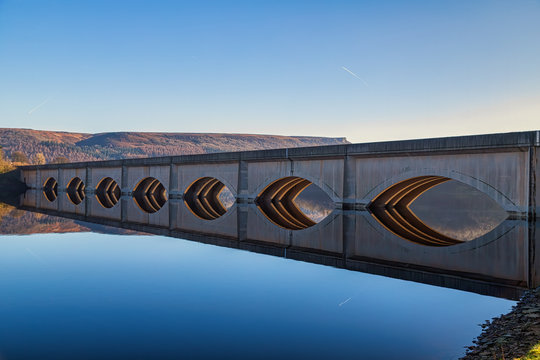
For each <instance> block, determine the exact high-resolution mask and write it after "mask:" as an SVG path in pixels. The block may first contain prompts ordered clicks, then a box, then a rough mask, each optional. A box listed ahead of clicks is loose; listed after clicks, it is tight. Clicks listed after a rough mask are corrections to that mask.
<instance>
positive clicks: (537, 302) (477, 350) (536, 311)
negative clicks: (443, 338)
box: [462, 288, 540, 360]
mask: <svg viewBox="0 0 540 360" xmlns="http://www.w3.org/2000/svg"><path fill="white" fill-rule="evenodd" d="M480 326H482V333H481V334H480V336H478V338H477V339H476V340H475V341H474V343H475V345H474V346H470V347H468V348H467V354H466V355H465V356H464V357H463V358H462V359H463V360H473V359H489V360H494V359H506V360H510V359H515V358H520V357H522V356H525V355H526V354H527V353H528V352H529V350H530V349H531V348H532V347H533V346H534V345H536V344H537V343H538V342H540V288H537V289H535V290H530V291H527V292H526V293H525V294H524V295H523V296H522V298H521V300H520V301H519V302H518V303H517V305H515V306H514V307H513V308H512V311H511V312H510V313H508V314H504V315H501V316H499V317H497V318H493V319H492V321H489V320H487V321H486V322H485V323H484V324H481V325H480Z"/></svg>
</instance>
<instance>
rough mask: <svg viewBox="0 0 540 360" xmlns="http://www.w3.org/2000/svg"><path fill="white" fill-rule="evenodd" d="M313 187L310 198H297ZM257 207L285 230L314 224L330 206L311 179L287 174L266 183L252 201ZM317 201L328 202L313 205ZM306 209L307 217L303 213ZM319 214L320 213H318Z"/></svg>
mask: <svg viewBox="0 0 540 360" xmlns="http://www.w3.org/2000/svg"><path fill="white" fill-rule="evenodd" d="M308 187H309V188H311V189H313V190H314V195H315V196H314V197H313V198H312V199H302V200H304V201H301V202H300V204H298V203H297V202H296V200H297V198H298V197H299V196H300V195H301V193H302V192H303V191H304V190H306V189H307V188H308ZM255 203H256V204H257V207H258V208H259V210H260V211H261V212H262V213H263V214H264V215H265V216H266V218H268V219H269V220H270V221H271V222H273V223H274V224H276V225H278V226H280V227H283V228H285V229H289V230H302V229H306V228H308V227H311V226H313V225H315V224H317V222H318V221H320V220H322V218H324V217H325V216H326V215H328V213H330V211H331V209H332V208H333V202H332V200H331V199H330V198H329V197H328V195H326V194H325V193H324V192H323V191H322V190H321V189H320V188H318V187H317V186H315V185H312V183H311V181H309V180H307V179H304V178H301V177H297V176H288V177H285V178H281V179H278V180H276V181H274V182H272V183H270V184H269V185H268V186H266V187H265V188H264V189H263V190H262V191H261V192H260V193H259V195H258V196H257V199H256V200H255ZM318 203H324V204H332V205H329V206H326V208H324V209H323V208H319V207H317V204H318ZM304 211H306V212H310V214H309V216H308V215H307V214H306V213H305V212H304ZM321 214H322V215H321Z"/></svg>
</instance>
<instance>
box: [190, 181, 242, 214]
mask: <svg viewBox="0 0 540 360" xmlns="http://www.w3.org/2000/svg"><path fill="white" fill-rule="evenodd" d="M184 202H185V204H186V206H187V207H188V209H189V210H190V211H191V212H192V213H193V214H195V215H196V216H197V217H199V218H201V219H204V220H215V219H217V218H219V217H221V216H223V215H225V213H226V212H227V210H228V208H229V207H230V206H232V204H233V203H234V196H233V195H232V193H231V191H230V190H229V189H228V188H227V187H226V186H225V184H223V183H222V182H221V181H219V180H218V179H216V178H213V177H203V178H200V179H197V180H196V181H194V182H193V183H192V184H191V185H190V186H189V187H188V188H187V189H186V192H185V193H184Z"/></svg>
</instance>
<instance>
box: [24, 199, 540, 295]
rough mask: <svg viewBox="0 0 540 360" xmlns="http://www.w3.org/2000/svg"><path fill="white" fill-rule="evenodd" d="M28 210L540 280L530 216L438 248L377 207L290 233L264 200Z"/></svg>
mask: <svg viewBox="0 0 540 360" xmlns="http://www.w3.org/2000/svg"><path fill="white" fill-rule="evenodd" d="M37 203H41V205H40V206H39V207H38V206H36V204H37ZM21 208H22V209H24V210H30V211H37V212H41V213H45V214H49V215H55V216H62V217H66V218H71V219H75V220H81V221H86V222H91V223H96V224H101V225H109V226H114V227H119V228H124V229H131V230H136V231H142V232H147V233H152V234H159V235H166V236H171V237H178V238H183V239H188V240H194V241H199V242H204V243H210V244H215V245H219V246H227V247H233V248H239V249H245V250H249V251H255V252H260V253H265V254H270V255H274V256H283V257H287V258H291V259H297V260H302V261H308V262H314V263H319V264H324V265H331V266H336V267H342V268H347V269H350V270H358V271H363V272H370V273H375V274H380V275H384V276H391V277H397V278H401V279H406V280H413V281H418V282H423V283H428V284H433V285H440V286H445V287H452V288H457V289H461V290H466V291H473V292H478V293H482V294H488V295H493V296H499V297H506V298H512V299H515V298H517V297H518V296H519V294H520V293H521V291H522V290H523V289H526V288H528V287H532V286H538V285H540V284H538V279H536V278H534V277H532V276H531V274H534V273H535V271H533V270H534V269H535V268H536V263H535V262H534V258H532V257H531V251H530V242H529V238H528V233H529V231H528V222H527V221H524V220H512V219H507V220H504V221H503V222H502V223H501V224H500V225H499V226H497V227H496V228H495V229H494V230H492V231H490V232H488V233H486V234H485V235H483V236H481V237H480V238H478V239H476V240H473V241H468V242H460V243H458V244H456V245H453V246H445V247H436V246H425V245H420V244H418V243H414V242H410V241H405V240H404V239H402V238H399V237H397V236H395V235H394V234H392V233H391V232H388V231H387V230H386V229H385V228H384V226H381V224H379V223H378V221H377V220H376V219H375V218H374V216H373V215H372V214H371V213H370V212H369V211H344V210H341V209H334V210H333V211H332V212H331V213H330V215H328V216H327V217H325V218H324V219H323V220H322V221H321V222H320V223H317V224H316V225H314V226H312V227H309V228H305V229H302V230H290V229H286V228H283V227H279V226H276V225H275V224H273V223H272V222H270V221H268V219H267V218H266V216H265V215H264V214H263V213H262V212H261V211H260V209H259V208H258V206H257V205H256V204H238V203H235V204H233V205H232V206H231V207H230V208H229V209H228V210H227V211H226V212H225V213H224V214H223V215H222V216H220V217H219V218H216V219H214V220H206V219H204V218H201V217H199V216H198V215H196V214H195V213H194V212H193V211H192V210H191V209H190V208H189V205H187V202H185V201H183V200H181V199H170V200H168V201H167V204H166V205H165V206H163V207H162V208H161V209H160V210H159V211H157V212H155V213H147V212H145V211H143V210H142V209H141V208H140V206H139V205H138V204H137V200H136V199H135V197H134V196H122V197H121V198H120V199H119V201H118V203H117V205H115V206H114V207H112V208H107V207H104V206H102V205H101V204H100V201H99V199H98V197H97V195H94V196H86V197H85V198H84V199H83V201H82V203H81V204H80V206H75V205H74V204H73V203H72V202H71V201H70V199H69V197H68V196H67V194H62V193H59V196H58V197H57V198H56V199H55V200H54V201H53V202H49V201H48V200H47V198H46V193H45V192H43V191H36V190H29V191H27V193H26V194H25V195H24V196H22V197H21Z"/></svg>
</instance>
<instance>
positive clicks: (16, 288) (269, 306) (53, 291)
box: [0, 232, 515, 359]
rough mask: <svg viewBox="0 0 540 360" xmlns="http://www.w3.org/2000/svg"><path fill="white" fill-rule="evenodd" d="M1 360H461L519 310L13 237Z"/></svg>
mask: <svg viewBox="0 0 540 360" xmlns="http://www.w3.org/2000/svg"><path fill="white" fill-rule="evenodd" d="M0 288H1V289H2V296H1V297H0V318H1V319H2V320H1V321H0V358H1V359H46V358H49V359H96V358H99V359H104V358H130V359H142V358H146V359H149V358H154V359H156V358H157V359H178V358H231V359H232V358H245V359H248V358H249V359H254V358H258V359H260V358H282V359H285V358H311V359H331V358H359V359H456V358H459V357H460V356H462V355H463V354H464V353H465V350H464V347H465V346H467V345H470V344H471V343H472V340H473V339H474V338H475V337H476V336H477V335H478V334H479V333H480V327H479V326H478V324H480V323H483V322H484V321H485V320H486V319H490V318H492V317H494V316H498V315H500V314H501V313H506V312H508V311H509V310H510V309H511V307H512V305H513V304H514V303H515V302H513V301H509V300H504V299H499V298H494V297H490V296H483V295H478V294H474V293H469V292H464V291H458V290H452V289H447V288H442V287H436V286H430V285H424V284H419V283H414V282H409V281H403V280H396V279H391V278H386V277H382V276H376V275H369V274H364V273H361V272H354V271H348V270H343V269H337V268H333V267H329V266H322V265H317V264H312V263H305V262H300V261H294V260H289V259H284V258H279V257H273V256H268V255H262V254H257V253H252V252H248V251H243V250H237V249H231V248H226V247H218V246H213V245H206V244H201V243H196V242H191V241H187V240H182V239H175V238H169V237H162V236H143V235H113V234H102V233H92V232H79V233H67V234H33V235H24V236H17V235H1V236H0Z"/></svg>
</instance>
